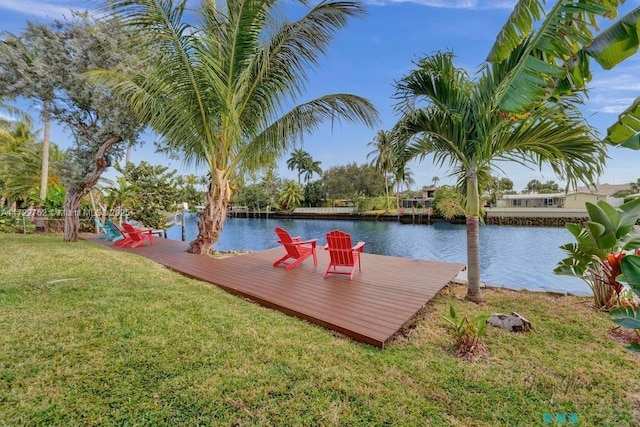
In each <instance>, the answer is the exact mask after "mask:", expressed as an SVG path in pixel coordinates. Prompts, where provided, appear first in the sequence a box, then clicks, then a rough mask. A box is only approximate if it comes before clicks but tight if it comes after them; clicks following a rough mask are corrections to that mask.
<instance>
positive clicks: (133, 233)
mask: <svg viewBox="0 0 640 427" xmlns="http://www.w3.org/2000/svg"><path fill="white" fill-rule="evenodd" d="M122 228H124V231H125V232H126V233H127V234H128V235H129V237H130V238H131V240H132V241H134V242H140V241H142V240H144V237H143V235H142V232H141V231H140V230H138V229H137V228H135V227H134V226H133V225H131V224H129V223H128V222H123V223H122Z"/></svg>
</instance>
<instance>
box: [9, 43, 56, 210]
mask: <svg viewBox="0 0 640 427" xmlns="http://www.w3.org/2000/svg"><path fill="white" fill-rule="evenodd" d="M0 53H1V54H3V55H5V58H7V60H9V61H10V63H11V65H12V66H15V67H16V71H17V72H18V75H19V77H18V79H19V80H20V84H19V85H17V86H19V87H21V88H22V90H24V91H25V92H26V93H27V94H28V97H33V98H35V99H38V100H40V101H42V115H41V116H42V122H43V124H44V135H43V139H42V148H41V150H42V152H41V155H40V159H41V167H40V168H39V170H40V192H39V196H40V199H41V200H45V199H46V198H47V186H48V183H49V151H50V150H49V148H50V147H49V145H50V139H51V112H52V101H53V98H54V87H53V86H52V84H51V82H50V81H49V80H48V79H46V78H43V75H42V74H39V72H40V71H41V70H42V67H41V64H42V63H43V61H44V62H46V61H48V60H50V58H48V57H46V56H47V55H46V53H47V51H46V46H43V45H42V40H29V41H27V42H23V41H22V40H20V38H18V37H16V36H14V35H12V34H9V35H8V36H7V37H5V38H4V40H3V41H2V43H0ZM25 88H26V89H25ZM25 92H22V93H20V95H25ZM0 106H3V105H2V103H0Z"/></svg>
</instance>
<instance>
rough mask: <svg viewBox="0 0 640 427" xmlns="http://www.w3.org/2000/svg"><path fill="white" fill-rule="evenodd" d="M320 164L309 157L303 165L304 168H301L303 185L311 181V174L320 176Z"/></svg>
mask: <svg viewBox="0 0 640 427" xmlns="http://www.w3.org/2000/svg"><path fill="white" fill-rule="evenodd" d="M320 163H322V162H321V161H319V160H313V158H312V157H311V156H309V158H308V159H307V161H306V163H305V164H304V167H303V168H302V170H303V171H304V182H305V183H309V181H311V178H313V174H316V175H321V174H322V168H321V167H320Z"/></svg>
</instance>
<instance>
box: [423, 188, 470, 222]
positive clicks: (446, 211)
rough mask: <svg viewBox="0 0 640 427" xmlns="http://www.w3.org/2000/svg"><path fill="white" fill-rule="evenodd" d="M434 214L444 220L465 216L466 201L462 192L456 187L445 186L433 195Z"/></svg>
mask: <svg viewBox="0 0 640 427" xmlns="http://www.w3.org/2000/svg"><path fill="white" fill-rule="evenodd" d="M431 206H432V207H433V210H434V213H435V214H436V215H441V216H443V217H444V218H447V219H451V218H453V217H455V216H464V200H463V197H462V194H461V193H460V191H458V190H457V189H456V188H454V187H450V186H448V185H443V186H442V187H440V188H438V189H437V190H436V192H435V193H434V194H433V200H432V201H431Z"/></svg>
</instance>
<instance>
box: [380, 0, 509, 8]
mask: <svg viewBox="0 0 640 427" xmlns="http://www.w3.org/2000/svg"><path fill="white" fill-rule="evenodd" d="M368 3H369V4H373V5H377V6H383V5H385V4H388V3H415V4H419V5H422V6H428V7H439V8H446V9H513V6H514V5H515V4H516V3H517V0H369V1H368Z"/></svg>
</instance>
